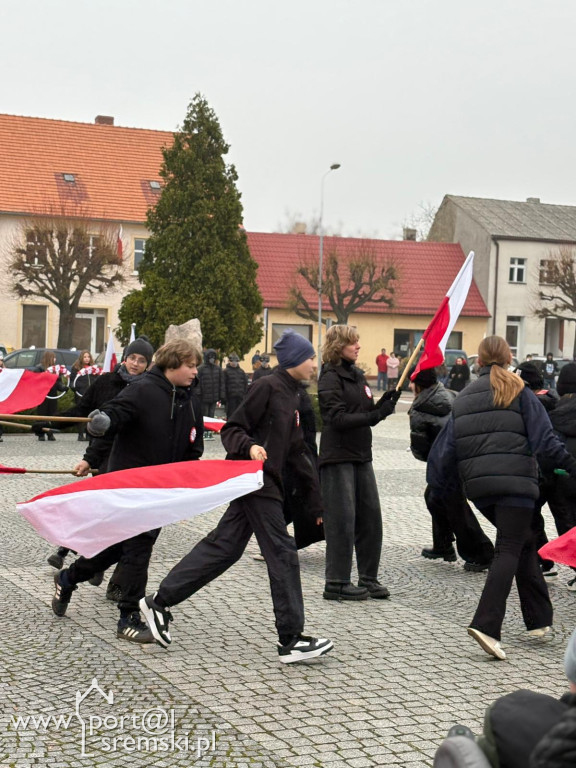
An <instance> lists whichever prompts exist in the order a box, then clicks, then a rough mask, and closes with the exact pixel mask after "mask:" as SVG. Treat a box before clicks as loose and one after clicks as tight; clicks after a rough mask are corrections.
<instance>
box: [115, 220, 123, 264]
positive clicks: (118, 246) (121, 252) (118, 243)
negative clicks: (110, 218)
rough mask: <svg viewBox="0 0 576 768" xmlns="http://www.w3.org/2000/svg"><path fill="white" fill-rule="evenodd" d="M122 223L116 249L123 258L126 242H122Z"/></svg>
mask: <svg viewBox="0 0 576 768" xmlns="http://www.w3.org/2000/svg"><path fill="white" fill-rule="evenodd" d="M122 232H123V230H122V224H120V229H119V230H118V239H117V240H116V251H117V253H118V256H119V257H120V258H122V254H123V252H124V243H123V242H122Z"/></svg>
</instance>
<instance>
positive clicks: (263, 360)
mask: <svg viewBox="0 0 576 768" xmlns="http://www.w3.org/2000/svg"><path fill="white" fill-rule="evenodd" d="M272 371H273V369H272V368H270V355H260V368H256V370H255V371H254V373H253V374H252V383H254V382H255V381H258V379H261V378H262V376H269V375H270V374H271V373H272Z"/></svg>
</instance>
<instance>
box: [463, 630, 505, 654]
mask: <svg viewBox="0 0 576 768" xmlns="http://www.w3.org/2000/svg"><path fill="white" fill-rule="evenodd" d="M468 634H469V635H470V637H473V638H474V640H476V642H477V643H478V645H479V646H480V647H481V648H482V650H484V651H486V653H489V654H490V656H494V658H496V659H500V660H503V659H505V658H506V654H505V653H504V651H503V649H502V646H501V645H500V641H499V640H495V639H494V638H493V637H490V635H485V634H484V632H480V630H479V629H474V628H473V627H468Z"/></svg>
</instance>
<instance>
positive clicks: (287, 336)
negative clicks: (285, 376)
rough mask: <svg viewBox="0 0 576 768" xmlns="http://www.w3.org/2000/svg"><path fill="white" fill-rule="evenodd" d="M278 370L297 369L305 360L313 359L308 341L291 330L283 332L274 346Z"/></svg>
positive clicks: (312, 351)
mask: <svg viewBox="0 0 576 768" xmlns="http://www.w3.org/2000/svg"><path fill="white" fill-rule="evenodd" d="M274 349H275V351H276V357H277V358H278V365H279V366H280V368H285V369H286V370H287V369H288V368H297V367H298V366H299V365H301V364H302V363H303V362H304V361H305V360H309V359H310V358H311V357H314V354H315V353H314V347H313V346H312V344H310V342H309V341H308V339H305V338H304V336H300V334H299V333H296V332H295V331H293V330H291V329H290V328H289V329H288V330H287V331H284V333H283V334H282V336H281V337H280V339H279V341H278V342H277V343H276V345H275V346H274Z"/></svg>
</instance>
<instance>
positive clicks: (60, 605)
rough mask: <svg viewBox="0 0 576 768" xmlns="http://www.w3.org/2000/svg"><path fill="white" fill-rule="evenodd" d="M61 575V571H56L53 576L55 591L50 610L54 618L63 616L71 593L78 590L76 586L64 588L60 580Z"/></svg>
mask: <svg viewBox="0 0 576 768" xmlns="http://www.w3.org/2000/svg"><path fill="white" fill-rule="evenodd" d="M61 573H63V571H58V572H57V573H55V574H54V586H55V587H56V589H55V590H54V597H53V598H52V610H53V611H54V613H55V614H56V616H64V614H65V613H66V609H67V608H68V604H69V602H70V598H71V597H72V592H74V590H76V589H78V587H77V586H73V587H65V586H64V585H63V584H62V582H61V580H60V574H61Z"/></svg>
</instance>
